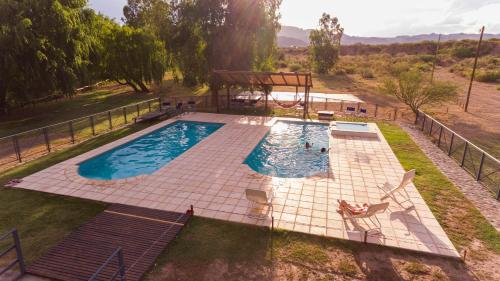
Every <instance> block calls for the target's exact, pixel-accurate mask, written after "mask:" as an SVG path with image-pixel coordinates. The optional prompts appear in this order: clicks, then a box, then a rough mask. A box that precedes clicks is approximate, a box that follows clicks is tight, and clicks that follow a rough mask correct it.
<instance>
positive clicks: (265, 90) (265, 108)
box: [264, 87, 269, 113]
mask: <svg viewBox="0 0 500 281" xmlns="http://www.w3.org/2000/svg"><path fill="white" fill-rule="evenodd" d="M264 94H266V102H265V105H264V111H265V112H266V113H267V101H268V97H267V95H268V94H269V90H268V89H267V88H266V87H265V88H264Z"/></svg>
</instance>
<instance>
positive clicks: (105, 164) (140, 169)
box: [78, 121, 224, 180]
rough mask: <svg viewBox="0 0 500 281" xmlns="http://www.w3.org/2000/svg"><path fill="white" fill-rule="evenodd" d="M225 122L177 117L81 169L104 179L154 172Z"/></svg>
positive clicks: (92, 176)
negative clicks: (187, 119)
mask: <svg viewBox="0 0 500 281" xmlns="http://www.w3.org/2000/svg"><path fill="white" fill-rule="evenodd" d="M222 126H224V124H220V123H205V122H191V121H176V122H174V123H171V124H169V125H167V126H165V127H163V128H160V129H158V130H155V131H153V132H151V133H149V134H147V135H144V136H142V137H139V138H137V139H135V140H133V141H130V142H128V143H125V144H123V145H121V146H118V147H116V148H114V149H112V150H109V151H107V152H104V153H103V154H100V155H98V156H96V157H94V158H91V159H88V160H86V161H84V162H82V163H80V166H79V168H78V173H79V174H80V175H81V176H83V177H86V178H90V179H100V180H110V179H123V178H128V177H133V176H138V175H144V174H152V173H153V172H154V171H156V170H158V169H160V168H161V167H163V166H165V165H166V164H168V163H169V162H170V161H172V160H174V159H175V158H176V157H177V156H179V155H181V154H182V153H184V152H185V151H186V150H188V149H189V148H191V147H192V146H194V145H196V144H197V143H198V142H200V141H201V140H203V139H204V138H206V137H208V136H209V135H210V134H212V133H213V132H215V131H217V130H218V129H219V128H221V127H222Z"/></svg>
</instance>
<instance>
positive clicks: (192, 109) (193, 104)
mask: <svg viewBox="0 0 500 281" xmlns="http://www.w3.org/2000/svg"><path fill="white" fill-rule="evenodd" d="M187 111H189V112H195V111H196V102H195V101H194V100H190V101H188V102H187Z"/></svg>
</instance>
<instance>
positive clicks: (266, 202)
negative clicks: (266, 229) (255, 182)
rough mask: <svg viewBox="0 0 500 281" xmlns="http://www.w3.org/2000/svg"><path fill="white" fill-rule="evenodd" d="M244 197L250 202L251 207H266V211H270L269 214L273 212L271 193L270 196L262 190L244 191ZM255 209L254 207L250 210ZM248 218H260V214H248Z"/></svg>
mask: <svg viewBox="0 0 500 281" xmlns="http://www.w3.org/2000/svg"><path fill="white" fill-rule="evenodd" d="M245 195H246V198H247V200H248V201H250V202H251V203H252V205H254V206H255V205H258V206H264V207H265V206H267V207H268V208H269V209H268V211H269V210H270V211H271V213H272V212H273V203H272V200H273V194H272V193H271V194H270V195H268V193H267V192H265V191H263V190H256V189H246V190H245ZM253 208H255V207H252V209H253ZM266 215H267V213H266V214H264V216H266ZM249 216H252V217H262V213H259V215H255V214H250V213H249Z"/></svg>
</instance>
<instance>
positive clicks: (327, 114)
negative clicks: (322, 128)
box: [318, 110, 334, 121]
mask: <svg viewBox="0 0 500 281" xmlns="http://www.w3.org/2000/svg"><path fill="white" fill-rule="evenodd" d="M333 115H334V112H333V111H327V110H320V111H318V119H319V120H328V121H332V120H333V119H334V118H333Z"/></svg>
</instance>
